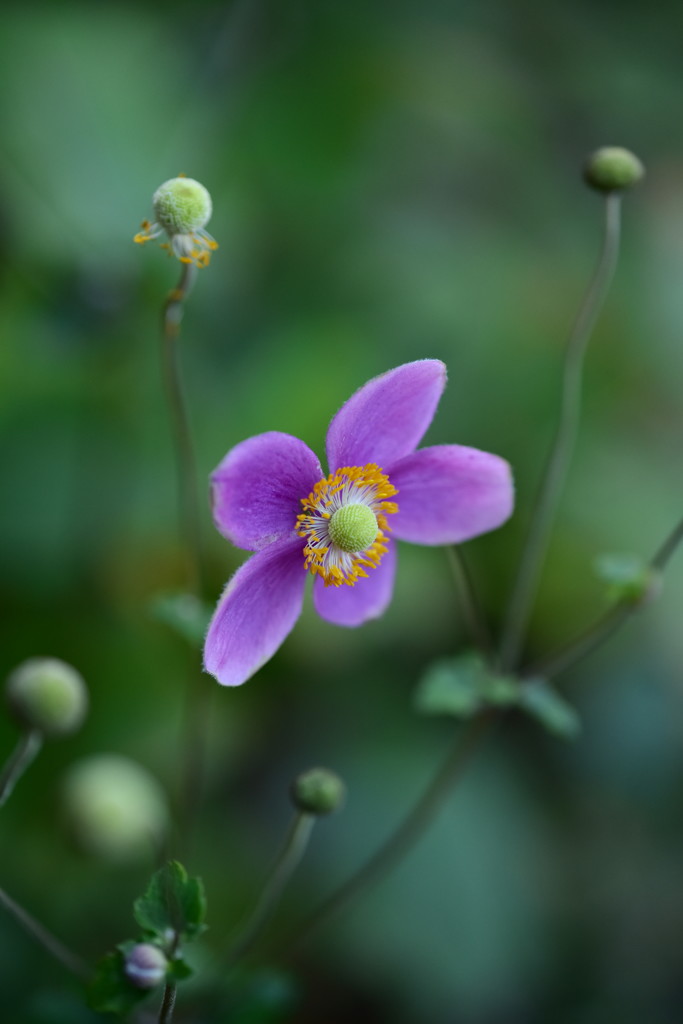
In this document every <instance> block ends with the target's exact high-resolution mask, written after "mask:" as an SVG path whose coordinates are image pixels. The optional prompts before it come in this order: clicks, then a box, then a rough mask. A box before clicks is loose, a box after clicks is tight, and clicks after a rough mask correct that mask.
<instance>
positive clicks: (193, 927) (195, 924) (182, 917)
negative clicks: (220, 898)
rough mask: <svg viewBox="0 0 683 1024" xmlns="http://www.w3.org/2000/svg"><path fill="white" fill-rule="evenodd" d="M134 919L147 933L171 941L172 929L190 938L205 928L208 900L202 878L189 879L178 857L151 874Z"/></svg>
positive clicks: (135, 910)
mask: <svg viewBox="0 0 683 1024" xmlns="http://www.w3.org/2000/svg"><path fill="white" fill-rule="evenodd" d="M133 913H134V916H135V920H136V921H137V923H138V924H139V925H140V927H141V928H143V929H144V930H145V932H148V933H151V934H152V935H153V936H157V937H159V938H161V939H162V940H163V941H164V943H166V942H167V940H168V934H169V932H173V933H175V934H176V935H178V936H180V937H181V938H185V939H190V938H193V937H194V936H195V935H197V934H198V933H199V932H201V931H203V929H204V923H203V922H204V917H205V916H206V899H205V896H204V886H203V885H202V881H201V879H199V878H188V875H187V872H186V870H185V868H184V867H183V866H182V864H180V863H179V862H178V861H177V860H172V861H169V862H168V864H166V865H165V866H164V867H163V868H161V870H160V871H157V872H156V873H155V874H154V875H152V878H151V881H150V883H149V885H148V886H147V890H146V892H145V894H144V896H141V897H140V899H138V900H136V901H135V904H134V906H133Z"/></svg>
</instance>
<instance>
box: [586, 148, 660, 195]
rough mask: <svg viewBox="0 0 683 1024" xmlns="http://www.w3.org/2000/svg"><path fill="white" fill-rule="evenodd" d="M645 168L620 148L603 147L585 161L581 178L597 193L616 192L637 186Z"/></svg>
mask: <svg viewBox="0 0 683 1024" xmlns="http://www.w3.org/2000/svg"><path fill="white" fill-rule="evenodd" d="M644 174H645V168H644V167H643V165H642V163H641V162H640V160H639V159H638V157H637V156H636V155H635V153H631V151H630V150H628V149H622V147H621V146H603V147H602V148H601V149H596V151H595V152H594V153H591V155H590V156H589V157H588V159H587V160H586V163H585V165H584V168H583V176H584V178H585V180H586V182H587V184H588V185H590V186H591V188H595V189H597V190H598V191H599V192H616V191H619V190H621V189H625V188H631V186H632V185H637V184H638V182H639V181H640V179H641V178H642V177H643V175H644Z"/></svg>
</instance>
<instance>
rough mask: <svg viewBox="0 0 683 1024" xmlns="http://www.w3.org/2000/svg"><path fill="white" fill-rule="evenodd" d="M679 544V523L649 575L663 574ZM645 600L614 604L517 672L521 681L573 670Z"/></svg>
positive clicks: (681, 525) (681, 533)
mask: <svg viewBox="0 0 683 1024" xmlns="http://www.w3.org/2000/svg"><path fill="white" fill-rule="evenodd" d="M681 541H683V519H681V520H680V522H679V523H677V524H676V526H675V527H674V529H673V530H672V531H671V533H670V534H669V536H668V537H667V538H666V540H665V541H664V543H663V544H662V545H661V547H659V548H658V549H657V551H656V552H655V554H654V555H653V557H652V559H651V561H650V569H651V571H652V572H653V573H660V572H663V571H664V569H665V568H666V566H667V565H668V563H669V561H670V559H671V558H672V556H673V554H674V553H675V551H676V550H677V548H678V546H679V545H680V543H681ZM644 604H647V598H645V600H643V601H633V600H628V599H624V600H622V601H618V602H617V604H615V605H614V607H613V608H610V609H608V611H606V612H605V614H604V615H603V616H602V617H601V618H599V619H598V621H597V622H595V623H593V625H592V626H590V627H589V628H588V629H587V630H586V631H585V632H584V633H581V635H580V636H578V637H576V638H575V639H574V640H571V641H570V642H569V643H568V644H565V645H564V646H563V647H561V648H560V649H559V650H558V651H556V652H555V653H554V654H550V655H548V656H547V657H546V658H543V659H541V660H540V661H538V662H536V663H535V664H533V665H529V666H528V667H527V668H525V669H524V670H523V671H522V672H521V676H522V677H523V678H525V679H531V678H532V677H534V676H543V677H544V678H545V679H550V678H552V677H553V676H556V675H559V673H560V672H564V671H566V670H567V669H569V668H573V667H574V665H577V664H578V663H579V662H580V661H582V660H583V659H584V658H585V657H586V656H587V655H588V654H591V653H592V652H593V651H595V650H596V649H597V648H598V647H601V646H602V644H603V643H604V642H605V641H606V640H607V639H609V637H610V636H611V635H612V634H613V633H615V632H616V631H617V629H619V627H620V626H622V625H623V624H624V623H625V622H626V621H627V620H628V619H630V618H631V616H632V615H634V614H635V613H636V612H637V611H639V610H640V609H641V608H642V607H643V605H644Z"/></svg>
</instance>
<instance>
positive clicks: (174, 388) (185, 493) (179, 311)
mask: <svg viewBox="0 0 683 1024" xmlns="http://www.w3.org/2000/svg"><path fill="white" fill-rule="evenodd" d="M196 275H197V268H196V267H195V266H193V265H192V264H191V263H184V264H183V269H182V271H181V274H180V281H179V282H178V286H177V288H175V289H174V290H173V291H172V292H170V293H169V295H168V298H167V299H166V302H165V303H164V308H163V316H162V330H163V341H162V359H163V374H164V380H165V383H166V398H167V401H168V409H169V414H170V418H171V425H172V430H173V443H174V448H175V457H176V468H177V475H178V505H179V510H180V521H181V524H182V530H183V534H184V537H185V543H186V546H187V553H188V578H189V582H190V589H191V590H192V592H193V593H194V594H195V595H196V596H197V597H201V583H202V580H201V565H202V557H201V541H200V528H199V523H200V515H199V504H198V501H197V467H196V460H195V455H194V447H193V444H192V433H191V430H190V420H189V416H188V412H187V402H186V399H185V392H184V389H183V382H182V374H181V371H180V359H179V354H178V338H179V337H180V323H181V321H182V318H183V311H184V309H183V303H184V302H185V299H186V298H187V296H188V295H189V293H190V291H191V289H192V286H193V285H194V282H195V278H196Z"/></svg>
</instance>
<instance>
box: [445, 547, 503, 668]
mask: <svg viewBox="0 0 683 1024" xmlns="http://www.w3.org/2000/svg"><path fill="white" fill-rule="evenodd" d="M446 555H447V557H448V561H449V564H450V567H451V570H452V572H453V579H454V581H455V586H456V589H457V591H458V596H459V598H460V603H461V605H462V609H463V614H464V616H465V621H466V622H467V628H468V629H469V631H470V635H471V637H472V639H473V641H474V643H475V644H476V646H477V647H478V648H479V650H480V651H481V652H482V653H483V654H485V655H487V656H489V655H490V654H491V653H492V650H493V642H492V639H491V632H490V630H489V626H488V622H487V621H486V618H485V616H484V613H483V612H482V609H481V605H480V603H479V599H478V597H477V594H476V591H475V589H474V581H473V579H472V574H471V572H470V570H469V566H468V564H467V561H466V559H465V555H464V552H463V550H462V548H461V547H460V546H459V545H457V544H451V545H449V546H448V547H447V548H446Z"/></svg>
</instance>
